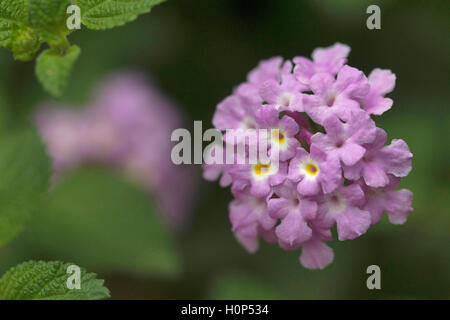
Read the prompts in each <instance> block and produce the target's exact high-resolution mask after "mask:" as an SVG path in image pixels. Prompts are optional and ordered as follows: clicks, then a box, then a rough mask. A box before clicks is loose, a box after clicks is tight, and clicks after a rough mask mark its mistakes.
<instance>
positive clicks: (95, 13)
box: [76, 0, 164, 30]
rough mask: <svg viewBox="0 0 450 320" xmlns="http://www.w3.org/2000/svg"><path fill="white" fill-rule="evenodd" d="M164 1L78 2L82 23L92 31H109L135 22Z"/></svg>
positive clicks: (95, 0) (117, 0)
mask: <svg viewBox="0 0 450 320" xmlns="http://www.w3.org/2000/svg"><path fill="white" fill-rule="evenodd" d="M163 1H164V0H77V2H76V3H77V5H78V6H79V7H80V9H81V22H82V23H83V24H84V25H85V26H86V27H88V28H90V29H96V30H101V29H109V28H113V27H117V26H121V25H124V24H125V23H127V22H130V21H133V20H135V19H136V18H137V17H138V16H139V15H141V14H144V13H148V12H150V10H151V8H152V7H153V6H155V5H157V4H159V3H161V2H163Z"/></svg>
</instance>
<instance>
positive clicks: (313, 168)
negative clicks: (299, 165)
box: [305, 163, 319, 176]
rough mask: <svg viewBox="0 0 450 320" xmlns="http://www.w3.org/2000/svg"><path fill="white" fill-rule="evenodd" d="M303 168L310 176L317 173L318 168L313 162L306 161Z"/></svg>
mask: <svg viewBox="0 0 450 320" xmlns="http://www.w3.org/2000/svg"><path fill="white" fill-rule="evenodd" d="M305 170H306V172H307V173H308V174H310V175H312V176H315V175H316V174H318V173H319V168H318V167H317V166H316V165H315V164H313V163H308V164H307V165H306V166H305Z"/></svg>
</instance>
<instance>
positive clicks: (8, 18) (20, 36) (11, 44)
mask: <svg viewBox="0 0 450 320" xmlns="http://www.w3.org/2000/svg"><path fill="white" fill-rule="evenodd" d="M0 46H3V47H6V48H7V49H9V50H11V51H12V52H13V54H14V58H15V59H16V60H22V61H28V60H31V59H32V58H33V57H34V55H35V54H36V52H37V51H38V50H39V48H40V46H41V44H40V41H39V35H38V34H37V33H36V32H35V30H34V29H33V28H31V27H30V26H29V25H28V13H27V7H26V3H25V0H16V1H11V0H0Z"/></svg>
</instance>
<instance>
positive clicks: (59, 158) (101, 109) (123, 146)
mask: <svg viewBox="0 0 450 320" xmlns="http://www.w3.org/2000/svg"><path fill="white" fill-rule="evenodd" d="M184 120H185V119H184V118H183V115H182V114H181V112H180V111H179V109H178V108H177V106H176V104H175V103H174V102H173V101H171V100H170V99H169V98H168V97H166V96H164V95H163V94H161V92H160V91H159V90H158V89H157V88H156V86H154V85H151V83H149V82H148V81H147V80H146V78H145V77H144V76H141V75H140V74H136V73H119V74H117V75H114V76H113V77H111V78H110V79H108V81H106V82H105V83H102V85H101V87H100V89H99V90H98V91H97V94H96V97H95V99H94V101H93V102H92V103H90V104H89V105H88V106H86V107H85V108H84V109H83V110H81V111H79V110H76V109H74V108H73V107H72V108H64V107H63V106H61V105H56V106H48V105H47V106H46V107H42V108H39V110H38V112H37V114H36V123H37V126H38V129H39V132H40V134H41V136H42V139H43V140H44V142H45V144H46V146H47V150H48V153H49V154H50V156H51V159H52V163H53V174H54V176H53V180H54V181H56V180H58V179H59V178H60V177H61V176H62V175H64V174H65V173H67V172H69V171H73V170H76V169H77V168H79V167H81V166H84V165H89V164H90V165H92V164H94V165H99V166H103V167H108V168H111V169H113V170H116V171H119V172H121V173H123V174H125V175H126V176H128V177H129V178H131V180H133V181H135V182H138V184H140V185H141V186H142V187H143V188H145V189H146V190H148V191H149V193H150V194H151V196H152V198H153V199H154V200H155V202H156V203H157V205H159V207H160V209H161V211H162V212H163V213H164V218H166V221H167V222H168V223H169V224H170V225H171V226H173V227H176V228H179V227H181V226H182V225H183V224H184V223H185V222H186V219H187V218H188V213H189V211H190V209H189V207H190V206H191V202H192V200H193V196H194V192H195V186H196V182H197V179H196V172H195V171H193V170H192V169H193V168H192V167H188V166H176V165H174V164H173V163H172V161H171V158H170V152H171V148H172V144H171V141H170V137H171V134H172V131H173V130H175V129H177V128H179V127H180V126H182V125H183V123H184ZM173 194H177V196H176V197H174V196H173Z"/></svg>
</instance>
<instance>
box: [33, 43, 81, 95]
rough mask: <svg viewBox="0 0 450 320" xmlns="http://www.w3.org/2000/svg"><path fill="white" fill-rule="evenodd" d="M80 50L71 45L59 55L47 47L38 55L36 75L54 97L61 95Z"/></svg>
mask: <svg viewBox="0 0 450 320" xmlns="http://www.w3.org/2000/svg"><path fill="white" fill-rule="evenodd" d="M80 52H81V50H80V48H79V47H77V46H72V47H70V49H69V50H68V51H67V52H66V53H65V54H64V55H60V54H59V52H58V51H57V50H55V49H47V50H45V51H43V52H42V53H41V54H40V55H39V57H38V58H37V61H36V75H37V77H38V79H39V81H40V82H41V84H42V85H43V87H44V88H45V89H46V90H47V91H48V92H49V93H51V94H52V95H54V96H56V97H59V96H61V95H62V93H63V91H64V89H65V87H66V86H67V81H68V78H69V75H70V73H71V71H72V67H73V65H74V63H75V61H76V60H77V59H78V57H79V55H80Z"/></svg>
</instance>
